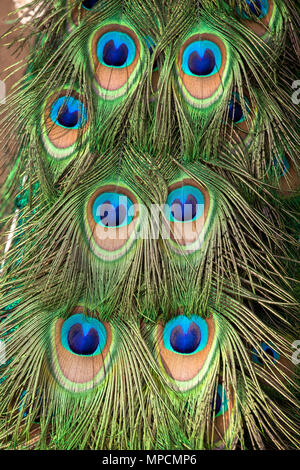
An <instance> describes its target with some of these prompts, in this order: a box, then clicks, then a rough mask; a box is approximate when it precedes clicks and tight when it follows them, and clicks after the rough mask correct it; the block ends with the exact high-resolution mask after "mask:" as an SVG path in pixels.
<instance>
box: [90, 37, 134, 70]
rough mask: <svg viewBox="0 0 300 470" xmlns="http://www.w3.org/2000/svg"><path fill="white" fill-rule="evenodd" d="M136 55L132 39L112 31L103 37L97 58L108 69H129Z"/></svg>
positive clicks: (98, 46) (99, 44) (98, 47)
mask: <svg viewBox="0 0 300 470" xmlns="http://www.w3.org/2000/svg"><path fill="white" fill-rule="evenodd" d="M135 55H136V48H135V44H134V41H133V40H132V39H131V37H130V36H129V35H128V34H126V33H123V32H120V31H110V32H108V33H105V34H104V35H103V36H101V37H100V38H99V40H98V43H97V58H98V60H99V62H100V63H101V64H102V65H104V66H106V67H116V68H121V67H128V66H129V65H131V64H132V62H133V60H134V58H135Z"/></svg>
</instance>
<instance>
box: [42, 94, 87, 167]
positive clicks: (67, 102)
mask: <svg viewBox="0 0 300 470" xmlns="http://www.w3.org/2000/svg"><path fill="white" fill-rule="evenodd" d="M41 126H42V139H43V142H44V145H45V147H46V150H47V151H48V153H49V154H50V155H51V156H52V157H54V158H55V159H62V158H65V157H69V156H71V155H72V154H73V153H74V152H75V150H76V148H77V144H78V143H79V142H81V140H80V139H85V133H86V131H87V129H88V127H89V119H88V110H87V107H86V105H85V104H84V100H83V99H82V98H81V97H80V95H79V94H78V93H77V92H75V91H74V90H69V89H67V88H66V89H63V90H61V91H58V92H54V93H53V94H52V95H50V96H49V97H48V98H47V99H46V101H45V104H44V107H43V111H42V122H41Z"/></svg>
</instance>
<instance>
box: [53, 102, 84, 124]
mask: <svg viewBox="0 0 300 470" xmlns="http://www.w3.org/2000/svg"><path fill="white" fill-rule="evenodd" d="M78 117H79V115H78V110H77V109H76V110H74V111H73V112H72V110H71V109H70V108H69V106H68V105H67V104H64V105H63V107H62V109H61V112H60V113H59V116H58V119H57V121H58V122H59V124H61V125H62V126H64V127H75V126H76V124H77V123H78Z"/></svg>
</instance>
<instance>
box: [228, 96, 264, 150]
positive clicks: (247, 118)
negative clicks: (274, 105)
mask: <svg viewBox="0 0 300 470" xmlns="http://www.w3.org/2000/svg"><path fill="white" fill-rule="evenodd" d="M227 113H228V114H227V117H228V126H227V127H228V131H227V136H228V138H230V139H231V138H233V139H234V141H236V142H240V141H241V140H242V141H244V143H245V144H247V142H248V143H250V142H251V141H252V138H253V135H254V134H255V128H256V122H257V119H256V116H257V108H256V105H255V102H254V100H253V99H251V100H250V97H249V93H248V91H247V90H245V91H243V94H242V95H240V94H239V93H238V92H233V93H232V97H231V99H230V101H229V103H228V111H227Z"/></svg>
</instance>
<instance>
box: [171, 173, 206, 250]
mask: <svg viewBox="0 0 300 470" xmlns="http://www.w3.org/2000/svg"><path fill="white" fill-rule="evenodd" d="M209 211H210V196H209V192H208V190H207V189H206V188H204V187H200V186H199V185H198V184H197V183H196V182H195V181H194V180H191V179H183V180H180V181H177V182H176V183H174V184H172V185H171V186H170V187H169V194H168V197H167V201H166V204H165V207H164V216H165V230H168V233H169V237H170V242H171V246H172V247H173V248H174V249H175V251H178V245H180V247H181V249H185V248H186V249H187V250H188V251H190V252H193V251H195V250H197V249H199V247H200V245H201V244H202V242H203V239H204V235H205V226H206V225H207V224H206V222H207V219H208V215H209ZM165 238H166V237H165ZM179 252H180V250H179Z"/></svg>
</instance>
